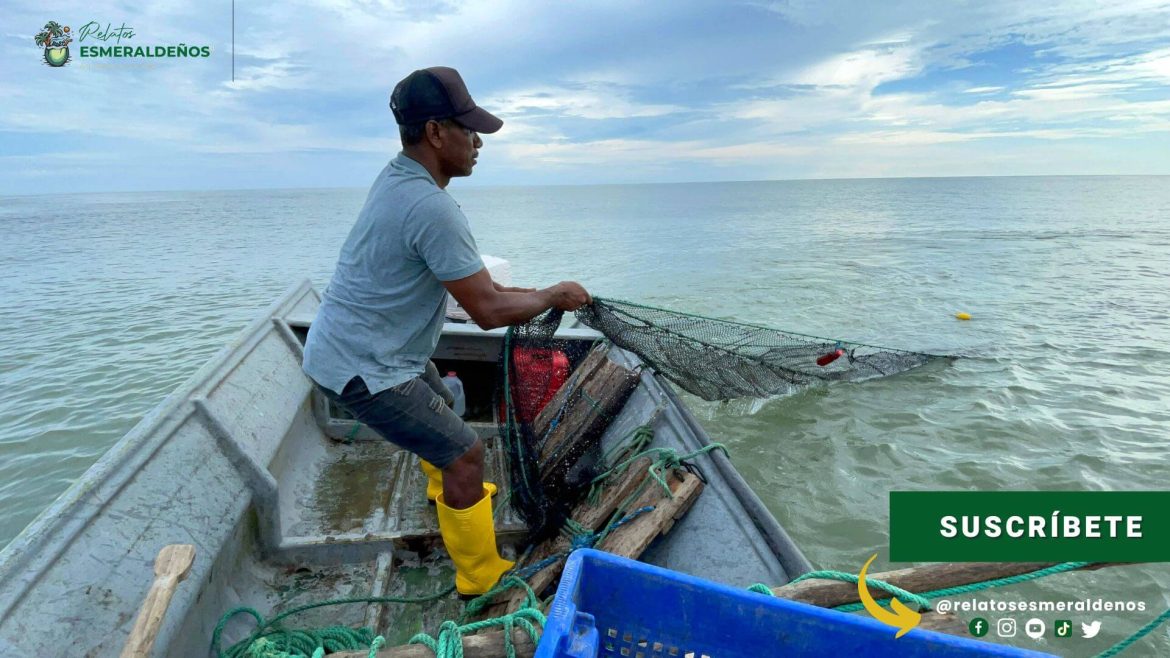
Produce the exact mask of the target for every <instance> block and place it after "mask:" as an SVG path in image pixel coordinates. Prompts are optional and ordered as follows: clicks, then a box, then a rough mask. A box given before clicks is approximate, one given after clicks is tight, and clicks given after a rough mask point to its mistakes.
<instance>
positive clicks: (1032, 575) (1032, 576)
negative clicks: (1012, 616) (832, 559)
mask: <svg viewBox="0 0 1170 658" xmlns="http://www.w3.org/2000/svg"><path fill="white" fill-rule="evenodd" d="M1090 564H1092V563H1091V562H1062V563H1060V564H1057V565H1053V566H1051V567H1046V568H1044V569H1038V570H1036V571H1029V572H1028V573H1022V574H1019V575H1017V576H1006V577H1004V578H994V579H992V580H985V581H982V582H978V583H969V584H967V585H959V586H957V587H946V588H943V589H935V590H931V591H929V592H923V593H922V594H921V595H920V596H922V597H923V598H926V599H937V598H939V597H941V596H959V595H962V594H971V593H974V592H980V591H983V590H985V589H991V588H993V587H1003V586H1005V585H1016V584H1019V583H1026V582H1028V581H1029V580H1036V579H1037V578H1044V577H1045V576H1051V575H1053V574H1058V573H1064V572H1066V571H1074V570H1076V569H1080V568H1083V567H1086V566H1088V565H1090ZM806 575H807V574H806ZM866 580H867V581H869V582H870V583H875V584H874V586H875V587H878V588H879V589H884V588H882V587H881V586H880V585H877V584H876V583H880V582H881V581H875V580H873V579H870V578H867V579H866ZM853 582H857V581H856V579H855V580H854V581H853ZM886 591H889V590H886ZM898 596H900V595H898ZM915 596H918V595H915ZM884 602H885V600H882V601H879V603H884ZM915 602H916V603H918V601H915ZM862 607H863V606H862V605H861V604H860V603H851V604H848V605H843V606H839V607H838V608H837V610H840V611H841V612H854V611H857V610H861V609H862ZM919 609H920V610H930V609H931V606H930V603H929V602H927V604H926V607H922V606H921V605H920V606H919Z"/></svg>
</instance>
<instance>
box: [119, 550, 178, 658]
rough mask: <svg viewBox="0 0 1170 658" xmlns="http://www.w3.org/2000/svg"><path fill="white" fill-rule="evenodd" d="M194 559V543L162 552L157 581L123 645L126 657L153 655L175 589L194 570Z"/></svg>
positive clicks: (157, 568) (155, 580)
mask: <svg viewBox="0 0 1170 658" xmlns="http://www.w3.org/2000/svg"><path fill="white" fill-rule="evenodd" d="M194 563H195V547H194V546H192V545H191V544H171V545H169V546H163V548H162V550H161V551H159V552H158V557H157V558H155V561H154V582H153V583H151V585H150V591H149V592H147V593H146V599H145V600H144V601H143V602H142V608H141V609H140V610H139V611H138V619H136V620H135V621H134V628H133V630H131V631H130V637H129V639H127V640H126V646H125V647H124V648H123V649H122V658H146V657H147V656H149V655H150V650H151V648H152V647H153V646H154V640H155V638H157V637H158V630H159V628H160V627H161V626H162V620H163V617H164V616H165V615H166V614H167V608H169V607H170V605H171V598H172V597H173V596H174V595H175V589H176V588H178V586H179V583H180V582H182V581H183V580H185V579H186V578H187V574H189V573H191V565H192V564H194Z"/></svg>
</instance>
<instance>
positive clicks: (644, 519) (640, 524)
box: [597, 471, 703, 559]
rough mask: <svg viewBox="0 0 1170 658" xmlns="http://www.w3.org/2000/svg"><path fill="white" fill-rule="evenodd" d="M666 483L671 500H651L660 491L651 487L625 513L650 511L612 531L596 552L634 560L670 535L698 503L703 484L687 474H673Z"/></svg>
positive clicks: (654, 486)
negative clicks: (659, 540) (648, 508)
mask: <svg viewBox="0 0 1170 658" xmlns="http://www.w3.org/2000/svg"><path fill="white" fill-rule="evenodd" d="M680 475H681V477H680ZM667 481H668V483H669V484H670V492H671V495H672V496H673V498H665V497H662V498H658V499H656V498H654V496H662V490H661V488H660V487H658V486H656V484H657V483H654V484H651V485H650V486H649V487H647V491H645V492H643V494H642V495H641V496H639V497H638V500H636V501H635V502H634V503H633V504H632V505H630V507H629V508H628V509H627V512H633V511H635V510H637V509H638V508H639V507H642V506H645V505H654V506H655V507H654V509H653V510H651V511H650V512H647V513H645V514H642V515H641V516H639V517H637V518H635V519H634V520H632V521H630V522H628V523H626V524H625V525H623V526H621V527H620V528H617V529H615V530H614V531H613V532H611V533H610V534H609V536H608V537H606V538H605V539H603V540H602V541H601V543H600V544H598V545H597V549H598V550H602V551H607V552H609V553H613V554H614V555H620V556H622V557H628V558H631V559H637V557H638V556H640V555H641V554H642V552H643V551H645V550H646V548H647V547H648V546H650V542H652V541H654V539H655V538H656V537H658V536H659V535H664V534H666V533H668V532H670V529H671V528H673V527H674V524H675V522H676V521H677V520H679V519H681V518H682V517H683V515H684V514H686V513H687V511H688V510H690V509H691V506H692V505H694V504H695V501H696V500H698V498H699V494H701V493H702V492H703V481H702V480H701V479H699V476H698V475H695V474H694V473H691V472H688V471H675V472H674V473H673V474H672V476H670V477H668V479H667ZM655 501H657V502H655Z"/></svg>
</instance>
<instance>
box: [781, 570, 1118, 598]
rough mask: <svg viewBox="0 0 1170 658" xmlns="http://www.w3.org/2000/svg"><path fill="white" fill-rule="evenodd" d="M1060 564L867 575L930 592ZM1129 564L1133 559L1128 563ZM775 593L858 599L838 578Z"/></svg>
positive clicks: (875, 592) (882, 595) (884, 595)
mask: <svg viewBox="0 0 1170 658" xmlns="http://www.w3.org/2000/svg"><path fill="white" fill-rule="evenodd" d="M1056 564H1059V563H1057V562H940V563H936V564H924V565H921V566H917V567H911V568H909V569H898V570H896V571H886V572H882V573H874V574H869V578H874V579H877V580H883V581H885V582H887V583H889V584H891V585H894V586H896V587H901V588H902V589H904V590H907V591H909V592H929V591H931V590H936V589H944V588H947V587H957V586H959V585H969V584H972V583H979V582H983V581H985V580H994V579H996V578H1007V577H1009V576H1018V575H1020V574H1025V573H1030V572H1032V571H1038V570H1040V569H1046V568H1048V567H1051V566H1055V565H1056ZM1119 564H1125V563H1117V562H1099V563H1095V564H1091V565H1088V566H1086V567H1084V570H1087V571H1091V570H1095V569H1100V568H1103V567H1108V566H1118V565H1119ZM1129 564H1132V563H1129ZM869 592H870V594H872V595H873V597H874V598H875V599H878V600H880V599H884V598H889V596H890V595H889V593H887V592H885V591H883V590H879V589H874V588H872V587H871V588H870V589H869ZM772 593H773V594H775V595H776V596H779V597H781V598H785V599H791V600H793V601H803V602H805V603H811V604H813V605H818V606H821V607H822V608H833V607H836V606H839V605H844V604H846V603H856V602H857V601H858V600H859V598H860V597H859V596H858V595H857V585H856V583H845V582H841V581H837V580H806V581H803V582H799V583H796V584H795V585H783V586H781V587H776V588H774V589H773V590H772Z"/></svg>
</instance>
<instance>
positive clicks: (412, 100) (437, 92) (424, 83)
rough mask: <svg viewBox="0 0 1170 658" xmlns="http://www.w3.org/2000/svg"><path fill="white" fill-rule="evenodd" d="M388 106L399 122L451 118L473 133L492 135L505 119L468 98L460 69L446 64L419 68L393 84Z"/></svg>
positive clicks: (402, 123) (421, 121)
mask: <svg viewBox="0 0 1170 658" xmlns="http://www.w3.org/2000/svg"><path fill="white" fill-rule="evenodd" d="M390 109H391V110H393V111H394V120H395V121H397V122H398V125H400V126H404V125H410V124H415V123H424V122H426V121H430V120H432V119H434V120H436V121H438V120H441V119H454V120H455V121H457V122H458V123H459V125H461V126H466V127H467V128H471V129H472V130H474V131H475V132H478V133H484V134H491V133H494V132H496V131H497V130H499V129H500V126H502V125H504V122H503V121H501V120H500V119H499V118H497V117H495V116H494V115H492V114H491V113H489V112H488V111H487V110H485V109H483V108H482V107H479V106H478V105H476V104H475V101H473V100H471V94H470V93H468V91H467V85H465V84H463V78H462V77H460V76H459V71H456V70H455V69H453V68H450V67H447V66H432V67H431V68H428V69H419V70H418V71H415V72H414V73H411V74H410V75H408V76H406V77H405V78H403V79H402V81H401V82H399V83H398V84H396V85H394V93H392V94H390Z"/></svg>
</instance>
